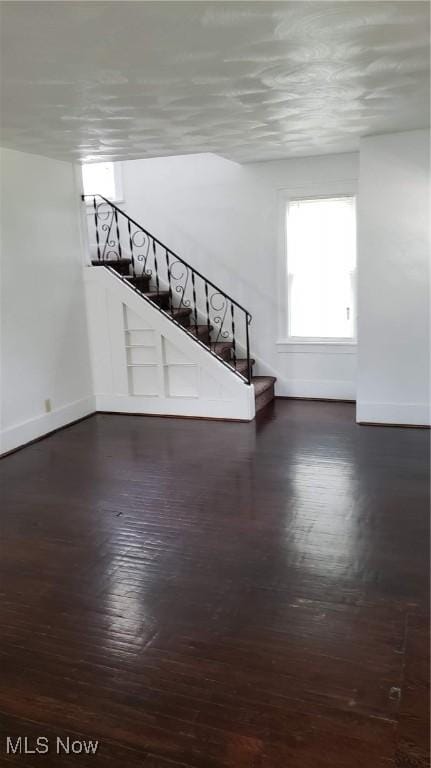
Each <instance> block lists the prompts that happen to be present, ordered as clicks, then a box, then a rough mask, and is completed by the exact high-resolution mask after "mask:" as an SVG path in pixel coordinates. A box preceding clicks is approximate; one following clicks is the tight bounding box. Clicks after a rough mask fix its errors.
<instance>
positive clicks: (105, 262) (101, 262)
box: [91, 259, 132, 267]
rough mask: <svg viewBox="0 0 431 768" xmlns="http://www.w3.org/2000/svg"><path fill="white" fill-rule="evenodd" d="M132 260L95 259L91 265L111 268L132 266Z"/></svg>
mask: <svg viewBox="0 0 431 768" xmlns="http://www.w3.org/2000/svg"><path fill="white" fill-rule="evenodd" d="M131 263H132V260H131V259H93V260H92V262H91V265H92V266H93V267H111V266H115V265H116V264H117V265H118V264H131Z"/></svg>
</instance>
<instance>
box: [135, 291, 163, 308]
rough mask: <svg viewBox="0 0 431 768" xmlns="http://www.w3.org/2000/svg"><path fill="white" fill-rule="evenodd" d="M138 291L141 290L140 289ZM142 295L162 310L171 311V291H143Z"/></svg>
mask: <svg viewBox="0 0 431 768" xmlns="http://www.w3.org/2000/svg"><path fill="white" fill-rule="evenodd" d="M138 290H140V289H139V288H138ZM141 293H143V294H145V296H146V297H147V298H148V299H150V300H151V301H153V302H154V304H158V305H159V307H161V308H162V309H169V291H142V290H141Z"/></svg>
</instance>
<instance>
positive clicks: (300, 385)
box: [275, 379, 356, 400]
mask: <svg viewBox="0 0 431 768" xmlns="http://www.w3.org/2000/svg"><path fill="white" fill-rule="evenodd" d="M275 394H276V395H278V396H279V397H310V398H311V397H315V398H320V397H321V398H324V399H325V400H326V399H327V400H355V399H356V386H355V382H354V381H337V380H333V379H321V380H318V379H290V380H289V379H287V380H286V379H284V380H281V379H277V382H276V385H275Z"/></svg>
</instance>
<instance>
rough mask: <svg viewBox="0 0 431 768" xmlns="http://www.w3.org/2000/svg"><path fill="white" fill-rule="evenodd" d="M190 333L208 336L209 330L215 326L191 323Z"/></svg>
mask: <svg viewBox="0 0 431 768" xmlns="http://www.w3.org/2000/svg"><path fill="white" fill-rule="evenodd" d="M187 330H188V331H189V333H191V334H193V336H207V335H208V331H210V332H211V331H212V330H213V326H212V325H210V326H209V328H208V326H207V325H191V326H190V328H187Z"/></svg>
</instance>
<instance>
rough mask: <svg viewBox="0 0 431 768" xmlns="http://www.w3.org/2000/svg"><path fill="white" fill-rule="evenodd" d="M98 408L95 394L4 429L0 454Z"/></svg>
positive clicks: (0, 443)
mask: <svg viewBox="0 0 431 768" xmlns="http://www.w3.org/2000/svg"><path fill="white" fill-rule="evenodd" d="M95 410H96V399H95V397H94V396H93V395H91V396H89V397H85V398H83V399H82V400H75V401H74V402H73V403H68V404H67V405H63V406H62V407H61V408H57V409H56V410H54V411H51V412H50V413H43V414H41V415H40V416H36V417H35V418H33V419H29V420H28V421H24V422H22V423H21V424H14V425H13V426H12V427H8V428H7V429H4V430H2V432H1V433H0V455H1V454H2V453H7V452H8V451H13V450H14V449H15V448H19V447H20V446H21V445H26V443H30V442H31V441H32V440H36V439H37V438H38V437H43V435H47V434H48V433H49V432H52V431H53V430H55V429H59V428H60V427H64V426H66V425H67V424H70V423H71V422H72V421H76V420H77V419H81V418H82V417H83V416H88V415H89V414H90V413H94V411H95Z"/></svg>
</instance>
